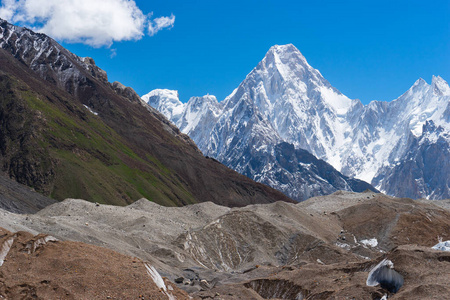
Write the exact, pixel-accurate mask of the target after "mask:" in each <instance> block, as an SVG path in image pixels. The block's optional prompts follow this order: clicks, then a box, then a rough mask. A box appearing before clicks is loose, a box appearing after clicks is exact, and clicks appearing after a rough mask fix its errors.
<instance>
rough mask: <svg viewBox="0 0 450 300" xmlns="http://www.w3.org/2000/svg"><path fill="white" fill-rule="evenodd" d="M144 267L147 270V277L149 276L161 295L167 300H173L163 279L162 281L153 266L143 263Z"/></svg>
mask: <svg viewBox="0 0 450 300" xmlns="http://www.w3.org/2000/svg"><path fill="white" fill-rule="evenodd" d="M144 266H145V268H146V269H147V273H148V275H150V277H151V278H152V280H153V282H154V283H155V284H156V286H157V287H158V288H159V289H161V290H162V291H163V293H164V294H165V295H166V296H167V297H168V299H169V300H175V299H176V298H175V297H174V296H173V295H172V294H171V293H169V292H168V291H167V287H166V284H165V283H164V279H162V277H161V275H159V273H158V271H156V269H155V268H154V267H153V266H150V265H149V264H146V263H144Z"/></svg>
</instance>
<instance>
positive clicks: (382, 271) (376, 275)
mask: <svg viewBox="0 0 450 300" xmlns="http://www.w3.org/2000/svg"><path fill="white" fill-rule="evenodd" d="M403 282H404V279H403V276H402V275H400V274H399V273H397V272H396V271H395V270H394V264H393V263H392V261H390V260H388V259H383V260H382V261H381V262H380V263H379V264H378V265H376V266H375V267H374V268H373V269H372V270H370V272H369V276H367V280H366V285H367V286H377V285H378V284H379V285H380V286H381V287H382V288H383V289H387V290H388V291H389V292H391V293H396V292H397V291H398V290H399V289H400V288H401V287H402V286H403Z"/></svg>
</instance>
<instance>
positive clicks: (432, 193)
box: [374, 121, 450, 200]
mask: <svg viewBox="0 0 450 300" xmlns="http://www.w3.org/2000/svg"><path fill="white" fill-rule="evenodd" d="M406 153H407V154H406V156H405V158H404V159H403V160H401V161H399V162H398V163H397V164H396V165H395V166H394V167H393V168H391V169H386V170H385V174H383V172H382V173H381V174H383V175H380V176H378V177H376V178H375V179H374V183H375V184H376V185H379V184H380V186H381V190H383V191H386V193H388V194H392V195H398V196H399V197H409V198H413V199H415V198H416V199H417V198H422V197H423V198H425V197H427V196H428V195H429V197H428V198H429V199H438V200H439V199H448V198H450V192H449V189H448V187H449V186H450V160H449V157H450V135H449V134H448V133H446V132H445V131H444V130H443V128H442V127H439V126H438V127H437V126H435V124H434V122H433V121H427V122H426V124H425V125H424V126H423V132H422V135H421V136H420V137H415V136H413V135H412V134H411V135H410V137H409V139H408V146H407V152H406Z"/></svg>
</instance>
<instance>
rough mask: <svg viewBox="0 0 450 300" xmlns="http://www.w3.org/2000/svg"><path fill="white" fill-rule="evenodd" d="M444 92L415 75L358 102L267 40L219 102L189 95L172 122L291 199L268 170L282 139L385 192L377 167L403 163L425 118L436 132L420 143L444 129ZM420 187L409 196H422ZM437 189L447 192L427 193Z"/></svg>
mask: <svg viewBox="0 0 450 300" xmlns="http://www.w3.org/2000/svg"><path fill="white" fill-rule="evenodd" d="M449 96H450V87H449V85H448V83H447V82H446V81H445V80H444V79H442V78H441V77H439V76H433V78H432V81H431V84H428V83H427V82H426V81H425V80H424V79H422V78H420V79H418V80H417V81H416V82H415V83H414V84H413V85H412V86H411V88H410V89H409V90H408V91H406V92H405V93H404V94H403V95H401V96H400V97H399V98H397V99H396V100H394V101H391V102H382V101H373V102H371V103H370V104H369V105H367V106H364V105H363V104H362V103H361V102H360V101H359V100H351V99H349V98H348V97H346V96H345V95H343V94H342V93H340V92H339V91H338V90H337V89H336V88H334V87H333V86H332V85H331V84H330V83H329V82H328V81H327V80H326V79H325V78H324V77H323V76H322V74H321V73H320V72H319V71H318V70H316V69H314V68H313V67H311V66H310V65H309V64H308V62H307V60H306V59H305V57H304V56H303V55H302V54H301V53H300V51H299V50H298V49H297V48H295V46H294V45H292V44H288V45H275V46H273V47H271V48H270V49H269V51H268V52H267V53H266V55H265V56H264V58H263V59H262V60H261V61H260V62H259V63H258V65H257V66H256V67H255V68H254V69H253V70H252V71H251V72H250V73H249V74H248V75H247V76H246V78H245V79H244V81H242V82H241V84H240V85H239V87H238V88H237V89H235V90H234V91H233V92H232V93H231V94H230V95H229V96H228V97H227V98H226V99H225V100H224V101H223V102H221V103H217V101H216V100H215V99H209V100H208V99H203V98H204V97H203V98H202V97H201V98H199V99H197V98H193V99H191V100H190V101H189V102H188V104H187V105H186V106H185V107H184V111H183V117H181V118H179V119H178V122H177V123H176V124H177V125H178V126H179V127H180V129H181V131H183V132H184V133H187V134H188V135H190V137H191V138H192V139H193V140H194V141H195V142H196V143H197V145H198V146H199V148H200V149H201V150H202V151H203V153H204V154H206V155H208V156H212V157H214V158H216V159H218V160H219V161H221V162H223V163H224V164H226V165H227V166H229V167H231V168H233V169H235V170H237V171H238V172H241V173H243V174H245V175H247V176H249V177H252V178H254V179H255V180H257V181H260V182H266V183H269V184H270V185H271V186H273V187H276V188H280V189H281V190H283V189H286V190H288V191H287V193H288V194H289V195H291V196H293V197H296V196H295V195H294V194H290V193H291V191H289V189H290V188H289V187H287V185H283V184H281V185H280V183H279V182H278V181H277V180H278V179H277V178H275V177H277V176H280V173H279V172H278V171H276V170H273V169H272V168H274V165H273V164H274V163H275V162H274V161H275V160H276V159H275V160H274V157H271V155H272V156H273V155H276V154H275V153H276V151H275V150H276V149H278V150H280V149H285V150H286V149H290V148H289V147H281V148H276V147H275V146H276V145H279V144H280V143H282V142H285V143H288V144H291V145H293V146H294V147H295V148H296V149H299V148H301V149H305V150H307V151H309V152H310V153H312V154H313V155H315V156H316V157H317V158H319V159H323V160H325V161H327V162H328V163H330V164H331V165H332V166H333V167H334V168H336V169H337V170H339V171H341V172H342V173H343V174H344V175H346V176H350V177H355V178H359V179H362V180H365V181H368V182H372V184H374V185H377V186H378V187H380V188H382V189H383V190H385V191H386V192H389V191H394V190H395V188H394V187H392V186H389V185H387V184H386V182H381V181H380V180H381V179H382V178H383V174H382V173H380V172H386V170H387V169H389V168H394V167H395V166H396V165H397V164H398V163H399V162H402V161H403V158H404V157H405V153H406V152H408V151H411V150H410V149H412V148H413V144H412V143H413V141H417V139H419V138H421V137H422V136H423V130H424V129H423V128H424V125H425V124H427V121H432V122H433V124H435V125H436V126H437V128H442V129H443V131H442V132H441V131H436V133H435V134H434V135H430V137H433V139H431V138H430V139H426V138H425V137H422V140H423V141H425V143H431V141H434V140H436V139H437V138H438V137H439V138H438V140H443V139H442V136H443V134H444V133H445V132H450V125H449V123H450V104H449V103H450V102H449V101H450V97H449ZM159 110H160V111H161V109H159ZM166 116H168V117H169V118H170V115H168V114H166ZM171 119H172V121H174V118H173V117H172V118H171ZM181 121H182V122H181ZM430 124H431V123H430ZM415 143H417V142H415ZM425 148H426V147H425ZM425 148H424V149H425ZM280 151H281V150H280ZM288 152H289V153H290V152H292V151H290V150H289V151H288ZM287 156H289V155H287ZM255 157H258V158H260V160H261V162H256V160H255ZM411 157H412V156H411ZM263 161H264V162H263ZM271 162H272V163H271ZM261 163H265V164H267V165H265V166H261V165H260V164H261ZM419 165H420V164H419ZM258 169H259V170H260V171H261V170H262V171H261V172H262V173H261V174H259V173H258V174H257V172H258V171H257V170H258ZM288 173H289V172H288ZM277 174H278V175H277ZM291 175H292V174H291ZM291 175H289V176H291ZM294 177H295V176H294ZM280 178H281V177H280ZM285 179H286V178H285ZM279 180H284V179H279ZM293 180H294V179H293ZM398 182H401V181H398ZM399 184H401V183H399ZM319 185H320V184H318V186H319ZM311 189H313V190H314V189H315V188H312V187H311ZM419 189H420V188H419ZM443 190H445V189H443ZM283 191H284V190H283ZM421 193H422V194H417V193H416V194H417V195H425V194H427V192H423V191H422V192H421ZM447 193H448V188H447ZM438 195H447V194H446V192H445V191H444V192H439V193H435V194H434V195H433V197H438ZM296 198H297V197H296Z"/></svg>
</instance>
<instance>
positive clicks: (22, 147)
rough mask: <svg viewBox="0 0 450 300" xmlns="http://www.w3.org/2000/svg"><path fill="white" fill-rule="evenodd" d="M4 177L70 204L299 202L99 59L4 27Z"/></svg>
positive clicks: (0, 134) (0, 55) (0, 52)
mask: <svg viewBox="0 0 450 300" xmlns="http://www.w3.org/2000/svg"><path fill="white" fill-rule="evenodd" d="M0 45H1V47H0V61H1V64H0V73H1V75H2V76H1V78H0V79H2V80H0V84H3V86H2V89H1V91H0V92H1V93H2V97H1V100H2V101H1V102H0V104H1V106H0V116H1V118H0V120H1V123H0V125H1V126H2V130H1V131H0V140H1V141H2V143H1V149H0V150H1V152H0V154H1V155H0V162H1V166H2V172H4V173H6V174H7V175H8V176H9V177H11V178H13V179H15V180H16V181H18V182H20V183H23V184H26V185H28V186H32V187H34V188H35V189H36V190H37V191H39V192H41V193H43V194H45V195H51V196H52V197H53V198H55V199H58V200H62V199H65V198H67V197H76V198H85V199H88V200H90V201H97V202H100V203H110V204H119V205H125V204H129V203H131V202H133V201H135V200H137V199H140V198H142V197H143V196H145V197H146V198H148V199H150V200H152V201H156V202H159V203H160V204H165V205H186V204H188V203H196V202H202V201H213V202H217V203H220V204H222V205H230V206H245V205H247V204H250V203H264V202H274V201H277V200H282V201H288V202H292V200H291V199H289V198H288V197H286V196H285V195H283V194H282V193H280V192H278V191H275V190H273V189H271V188H269V187H267V186H264V185H261V184H258V183H255V182H253V181H251V180H249V179H248V178H247V177H245V176H242V175H239V174H237V173H236V172H234V171H232V170H231V169H228V168H226V167H225V166H223V165H222V164H219V163H217V162H215V161H213V160H211V159H207V158H205V157H203V155H202V154H201V152H200V151H199V150H198V148H197V147H196V145H195V143H194V142H193V141H192V140H191V139H190V138H189V137H188V136H187V135H185V134H183V133H181V132H180V131H179V129H178V128H176V127H175V126H173V125H172V123H171V122H169V121H168V120H167V119H166V118H165V117H164V116H163V115H162V114H161V113H159V112H157V111H156V110H155V109H153V108H151V107H148V106H147V105H145V106H144V105H143V103H142V100H141V99H140V97H139V96H138V95H137V94H136V93H135V92H134V90H133V89H132V88H129V87H125V86H123V85H122V84H120V83H117V82H116V83H109V82H108V81H107V75H106V73H105V72H104V71H103V70H101V69H100V68H98V67H97V66H96V65H95V62H94V60H93V59H91V58H80V57H78V56H76V55H74V54H72V53H70V52H69V51H68V50H66V49H64V48H63V47H62V46H61V45H59V44H57V43H56V42H55V41H54V40H52V39H51V38H49V37H47V36H46V35H43V34H37V33H34V32H33V31H31V30H29V29H25V28H21V27H17V26H14V25H11V24H9V23H7V22H6V21H3V20H1V21H0Z"/></svg>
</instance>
